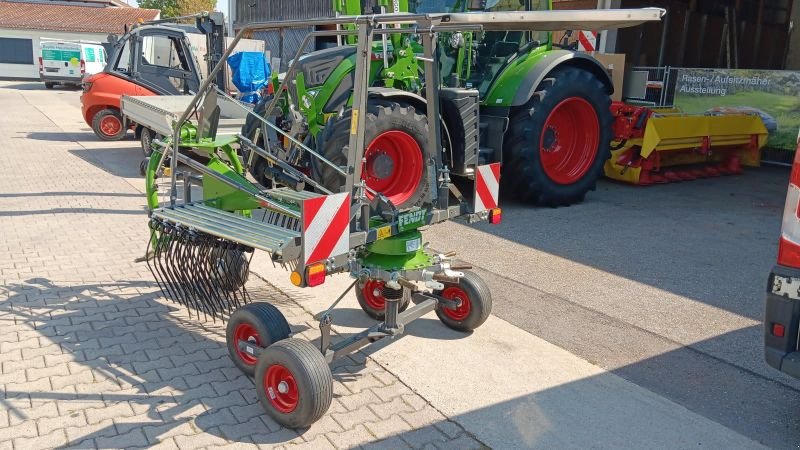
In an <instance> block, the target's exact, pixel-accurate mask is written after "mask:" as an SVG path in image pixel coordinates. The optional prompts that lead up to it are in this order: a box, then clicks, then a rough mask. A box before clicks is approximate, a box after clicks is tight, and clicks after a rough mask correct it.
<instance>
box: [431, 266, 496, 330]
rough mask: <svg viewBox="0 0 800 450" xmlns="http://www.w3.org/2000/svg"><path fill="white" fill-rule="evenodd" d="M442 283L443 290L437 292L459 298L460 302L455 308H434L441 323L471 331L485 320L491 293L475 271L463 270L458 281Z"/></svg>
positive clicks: (488, 311) (451, 297)
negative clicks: (462, 274)
mask: <svg viewBox="0 0 800 450" xmlns="http://www.w3.org/2000/svg"><path fill="white" fill-rule="evenodd" d="M444 285H445V286H444V290H442V291H441V292H437V294H438V295H440V296H442V297H444V298H446V299H450V300H460V301H461V304H460V305H459V306H458V307H457V308H455V309H450V308H445V307H444V306H440V307H438V308H436V315H437V316H439V320H441V321H442V323H443V324H445V325H447V327H448V328H452V329H454V330H457V331H472V330H474V329H476V328H478V327H479V326H481V325H483V323H484V322H486V319H488V318H489V314H491V313H492V293H491V291H489V286H487V285H486V282H485V281H483V279H482V278H481V277H479V276H478V275H477V274H476V273H475V272H464V276H463V277H461V279H460V280H459V282H458V283H444Z"/></svg>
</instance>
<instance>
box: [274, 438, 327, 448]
mask: <svg viewBox="0 0 800 450" xmlns="http://www.w3.org/2000/svg"><path fill="white" fill-rule="evenodd" d="M286 448H287V449H293V450H316V449H320V450H326V449H331V450H336V447H334V446H333V444H332V443H331V441H329V440H328V439H327V438H326V437H325V436H317V437H315V438H314V439H312V440H309V441H307V442H302V443H292V444H288V445H286Z"/></svg>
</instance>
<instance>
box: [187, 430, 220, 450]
mask: <svg viewBox="0 0 800 450" xmlns="http://www.w3.org/2000/svg"><path fill="white" fill-rule="evenodd" d="M174 439H175V443H176V444H178V448H179V449H181V450H193V449H196V448H201V447H206V446H211V445H223V444H226V443H227V441H226V440H225V439H224V438H221V437H219V436H218V435H217V434H213V433H203V434H195V435H191V436H175V438H174Z"/></svg>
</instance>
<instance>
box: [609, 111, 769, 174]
mask: <svg viewBox="0 0 800 450" xmlns="http://www.w3.org/2000/svg"><path fill="white" fill-rule="evenodd" d="M611 111H612V114H613V116H614V126H613V130H614V141H613V142H612V150H611V158H610V159H609V160H608V161H606V164H605V174H606V176H607V177H609V178H611V179H614V180H618V181H623V182H626V183H631V184H636V185H642V186H646V185H651V184H656V183H670V182H676V181H689V180H694V179H697V178H707V177H718V176H722V175H737V174H740V173H742V166H753V167H756V166H758V165H759V162H760V159H761V158H760V154H759V151H760V149H761V148H762V147H763V146H764V145H765V144H766V142H767V136H768V131H767V129H766V127H765V126H764V122H763V121H762V120H761V118H760V117H759V116H758V115H757V114H746V113H720V114H713V115H712V114H705V115H700V114H684V113H682V112H681V111H680V110H679V109H676V108H654V107H644V106H634V105H626V104H624V103H620V102H614V104H612V106H611Z"/></svg>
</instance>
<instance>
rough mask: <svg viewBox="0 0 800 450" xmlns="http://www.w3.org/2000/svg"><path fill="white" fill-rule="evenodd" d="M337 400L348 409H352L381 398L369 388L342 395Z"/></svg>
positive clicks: (376, 401) (377, 401) (378, 400)
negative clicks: (356, 392)
mask: <svg viewBox="0 0 800 450" xmlns="http://www.w3.org/2000/svg"><path fill="white" fill-rule="evenodd" d="M337 400H339V401H340V402H341V404H342V405H343V406H344V407H345V408H347V410H348V411H353V410H356V409H359V408H361V407H362V406H365V405H369V404H373V403H380V402H381V399H380V398H378V396H377V395H375V393H374V392H372V391H371V390H369V389H368V390H364V391H361V392H359V393H358V394H350V395H345V396H342V397H340V398H338V399H337Z"/></svg>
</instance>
